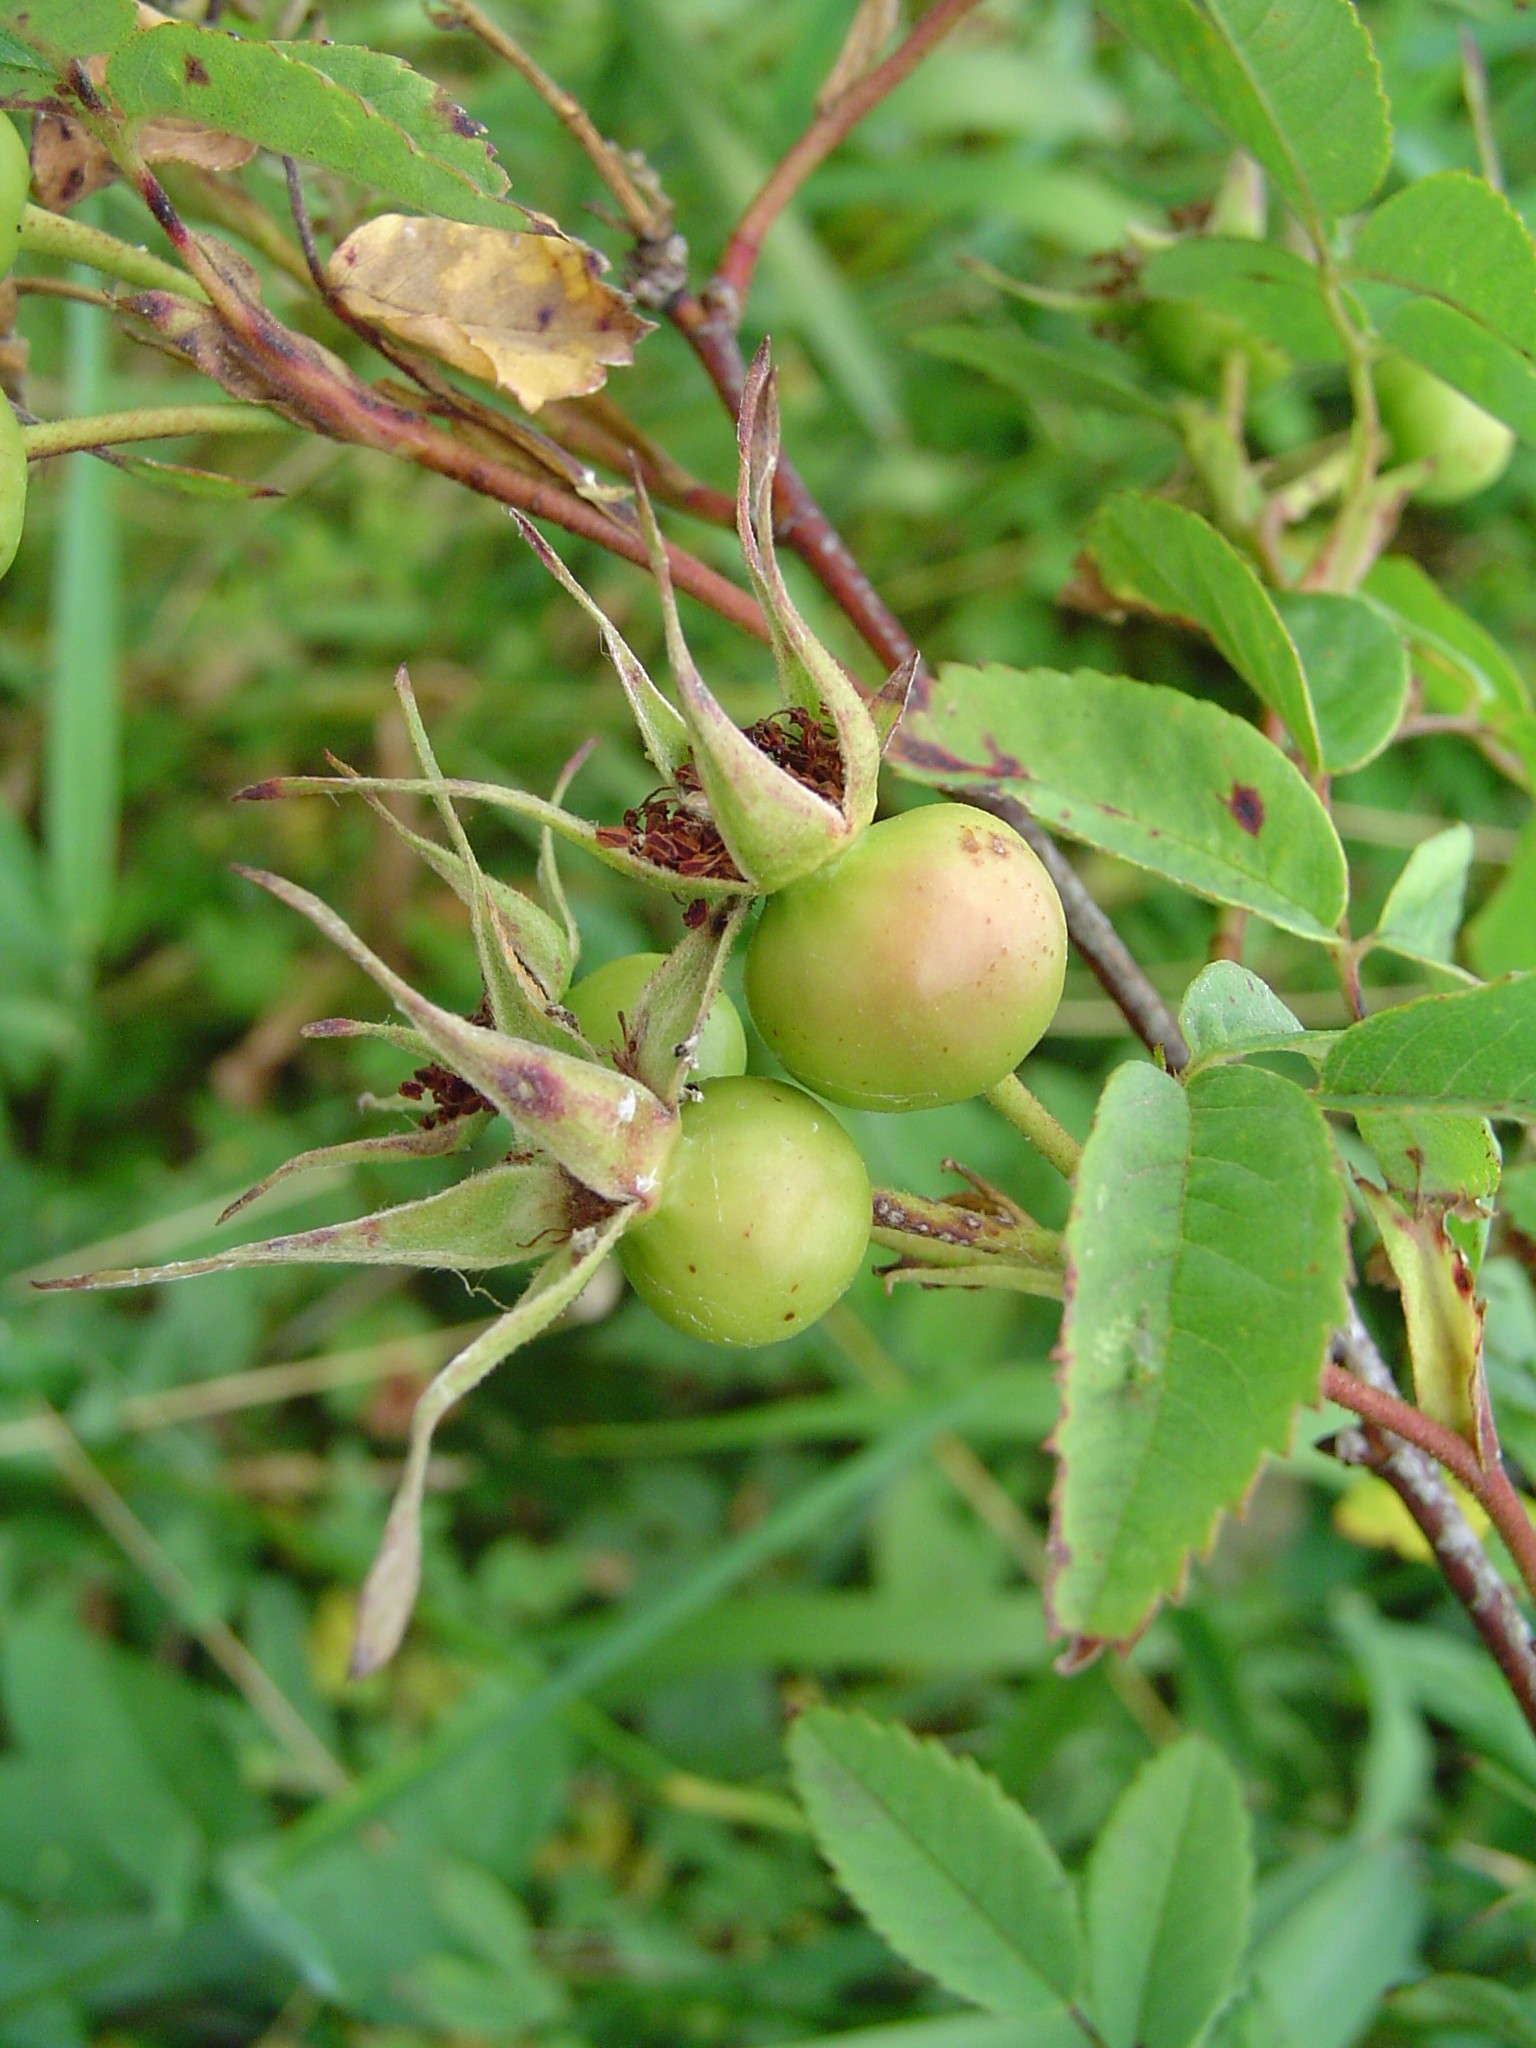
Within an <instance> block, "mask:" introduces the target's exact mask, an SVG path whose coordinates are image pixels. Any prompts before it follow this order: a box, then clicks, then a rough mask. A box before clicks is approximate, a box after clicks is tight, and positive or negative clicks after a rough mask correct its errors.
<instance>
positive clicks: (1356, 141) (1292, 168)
mask: <svg viewBox="0 0 1536 2048" xmlns="http://www.w3.org/2000/svg"><path fill="white" fill-rule="evenodd" d="M1099 4H1100V7H1101V9H1102V11H1103V12H1104V13H1105V14H1107V15H1108V16H1109V18H1110V20H1111V21H1112V22H1114V23H1115V24H1116V26H1117V27H1118V28H1121V29H1123V30H1124V32H1125V33H1126V34H1127V35H1128V36H1130V37H1131V38H1132V39H1133V41H1135V42H1138V43H1140V45H1141V46H1142V48H1143V49H1144V50H1146V51H1147V53H1148V55H1149V56H1152V57H1154V58H1155V59H1156V60H1157V62H1158V63H1160V64H1161V65H1162V66H1163V67H1164V68H1165V69H1166V70H1168V71H1171V72H1172V74H1173V76H1174V77H1175V78H1176V79H1177V80H1178V81H1179V84H1180V85H1182V86H1183V88H1184V90H1185V91H1186V92H1187V93H1188V94H1189V96H1190V98H1191V99H1192V100H1194V101H1195V102H1196V104H1197V105H1198V106H1199V107H1201V108H1202V109H1203V111H1204V112H1205V113H1207V114H1208V115H1209V116H1210V117H1211V119H1212V120H1213V121H1214V122H1215V123H1216V124H1217V126H1218V127H1219V128H1223V129H1225V131H1226V132H1227V134H1228V135H1230V136H1231V138H1232V140H1233V141H1234V142H1235V143H1237V144H1238V146H1239V148H1242V149H1246V150H1247V151H1248V152H1249V153H1250V154H1251V155H1253V156H1255V157H1257V158H1258V160H1259V162H1260V163H1261V164H1262V165H1263V166H1264V168H1265V170H1267V171H1268V172H1269V174H1270V176H1271V177H1272V178H1273V179H1274V181H1275V184H1276V185H1277V186H1278V188H1279V189H1280V191H1282V192H1283V193H1284V194H1285V196H1286V198H1287V199H1289V200H1290V201H1291V203H1292V205H1294V206H1296V207H1297V208H1298V209H1299V210H1300V211H1301V212H1302V213H1303V214H1307V213H1311V212H1313V211H1317V212H1320V213H1323V214H1341V213H1350V212H1352V211H1353V210H1354V209H1355V208H1356V207H1360V206H1364V205H1365V203H1366V201H1367V200H1368V199H1369V198H1370V197H1371V195H1372V193H1373V192H1374V191H1375V190H1376V187H1377V186H1378V185H1379V184H1380V183H1381V180H1382V177H1383V176H1384V174H1385V172H1386V168H1387V163H1388V161H1389V159H1390V156H1391V151H1392V128H1391V122H1390V120H1389V118H1388V115H1387V102H1386V97H1385V95H1384V94H1383V92H1382V89H1381V69H1380V66H1379V65H1378V64H1377V61H1376V53H1375V51H1374V50H1373V49H1372V47H1371V40H1370V37H1369V36H1368V35H1367V34H1366V31H1365V28H1364V25H1363V24H1362V22H1361V21H1360V18H1359V16H1358V15H1357V14H1356V13H1355V10H1354V8H1353V7H1352V6H1350V5H1349V0H1206V5H1205V6H1204V8H1203V9H1202V8H1199V7H1196V6H1195V5H1194V4H1193V0H1099Z"/></svg>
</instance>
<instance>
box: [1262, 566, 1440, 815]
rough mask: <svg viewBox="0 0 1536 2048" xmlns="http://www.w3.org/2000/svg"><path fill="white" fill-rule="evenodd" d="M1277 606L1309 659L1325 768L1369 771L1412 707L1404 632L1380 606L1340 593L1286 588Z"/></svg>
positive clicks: (1306, 669)
mask: <svg viewBox="0 0 1536 2048" xmlns="http://www.w3.org/2000/svg"><path fill="white" fill-rule="evenodd" d="M1275 608H1276V610H1277V611H1278V612H1279V614H1280V617H1281V618H1282V619H1283V620H1284V621H1285V628H1286V631H1287V632H1288V633H1289V634H1290V636H1291V639H1292V641H1293V643H1294V645H1295V647H1296V651H1297V653H1298V654H1299V655H1300V657H1301V666H1302V669H1303V671H1304V672H1305V674H1306V678H1307V686H1308V689H1309V691H1310V694H1311V698H1312V706H1313V709H1314V711H1315V712H1316V714H1317V725H1318V731H1319V732H1320V734H1321V735H1322V765H1323V767H1324V768H1325V769H1326V770H1327V771H1328V773H1329V774H1330V775H1347V774H1349V773H1350V772H1351V771H1352V770H1353V769H1356V768H1363V767H1364V766H1365V764H1366V762H1367V761H1371V760H1374V759H1375V757H1376V756H1377V755H1378V754H1379V753H1380V752H1381V750H1382V748H1383V747H1385V746H1386V745H1387V744H1388V743H1389V742H1390V740H1391V738H1392V735H1393V734H1394V733H1395V732H1396V731H1397V727H1398V722H1399V720H1400V719H1401V718H1402V715H1403V707H1404V705H1405V704H1406V702H1407V698H1408V681H1409V669H1408V650H1407V648H1406V647H1405V646H1404V645H1403V640H1402V635H1401V634H1400V633H1399V632H1397V630H1396V629H1395V628H1394V626H1393V625H1392V623H1391V621H1390V620H1389V619H1386V618H1384V617H1383V616H1382V614H1381V613H1380V612H1379V611H1378V610H1377V609H1376V607H1375V606H1374V605H1371V604H1367V603H1366V602H1365V601H1364V600H1363V599H1361V598H1358V597H1342V596H1339V595H1338V594H1337V593H1335V592H1332V591H1321V590H1319V591H1302V590H1287V591H1280V592H1278V593H1277V594H1276V597H1275Z"/></svg>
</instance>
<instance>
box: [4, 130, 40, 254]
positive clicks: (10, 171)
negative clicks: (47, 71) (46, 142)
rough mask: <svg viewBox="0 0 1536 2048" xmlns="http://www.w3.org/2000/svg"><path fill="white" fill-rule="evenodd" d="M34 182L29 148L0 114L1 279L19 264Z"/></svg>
mask: <svg viewBox="0 0 1536 2048" xmlns="http://www.w3.org/2000/svg"><path fill="white" fill-rule="evenodd" d="M31 183H32V166H31V164H30V163H28V161H27V145H26V144H25V143H24V142H23V141H22V139H21V137H20V135H18V134H17V132H16V128H15V124H14V123H13V122H11V121H8V120H7V119H6V117H5V115H4V114H0V277H4V276H5V275H6V273H7V272H8V271H9V269H10V267H11V265H12V264H13V263H14V262H15V261H16V251H17V250H18V249H19V248H20V247H21V217H22V215H23V214H24V213H25V212H26V210H27V191H28V188H29V187H30V185H31Z"/></svg>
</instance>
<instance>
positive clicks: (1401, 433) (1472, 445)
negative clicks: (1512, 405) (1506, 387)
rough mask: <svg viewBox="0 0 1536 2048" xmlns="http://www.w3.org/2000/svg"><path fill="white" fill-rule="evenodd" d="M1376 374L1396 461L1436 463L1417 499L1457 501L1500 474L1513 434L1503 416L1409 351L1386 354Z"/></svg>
mask: <svg viewBox="0 0 1536 2048" xmlns="http://www.w3.org/2000/svg"><path fill="white" fill-rule="evenodd" d="M1375 376H1376V399H1377V403H1378V404H1379V405H1380V407H1381V424H1382V426H1383V427H1384V428H1385V429H1386V431H1387V435H1388V437H1389V439H1390V440H1391V443H1392V455H1393V459H1394V461H1397V462H1420V461H1430V462H1433V463H1434V465H1435V466H1434V468H1433V469H1432V470H1431V471H1430V473H1429V475H1428V477H1427V478H1426V479H1425V480H1424V482H1423V483H1421V484H1419V485H1418V486H1417V488H1416V489H1415V490H1414V493H1413V495H1414V497H1415V498H1417V499H1418V500H1419V501H1420V503H1421V504H1425V505H1456V504H1459V503H1460V502H1461V500H1462V499H1463V498H1472V497H1475V496H1476V495H1477V493H1478V492H1479V491H1485V490H1487V488H1488V486H1489V485H1490V484H1491V483H1496V482H1497V481H1498V479H1499V478H1500V477H1501V476H1502V475H1503V474H1504V471H1505V470H1506V469H1507V468H1508V466H1509V458H1510V456H1511V455H1512V454H1513V453H1514V449H1515V437H1514V435H1513V434H1512V433H1511V432H1510V430H1509V428H1508V427H1506V426H1505V424H1504V422H1503V421H1502V420H1496V419H1495V418H1494V417H1493V415H1492V413H1487V412H1484V411H1483V409H1482V407H1481V406H1480V405H1474V404H1473V402H1472V400H1471V399H1470V398H1464V397H1463V396H1462V394H1461V393H1460V392H1459V391H1457V390H1455V389H1453V387H1452V386H1451V385H1449V384H1446V383H1444V382H1443V381H1442V380H1441V379H1440V378H1439V377H1436V376H1433V375H1432V374H1431V373H1430V372H1429V371H1428V370H1425V369H1421V368H1420V367H1419V365H1418V364H1417V363H1415V362H1410V361H1409V359H1408V357H1407V356H1387V357H1385V358H1384V359H1383V360H1382V361H1381V362H1379V363H1378V364H1377V365H1376V371H1375Z"/></svg>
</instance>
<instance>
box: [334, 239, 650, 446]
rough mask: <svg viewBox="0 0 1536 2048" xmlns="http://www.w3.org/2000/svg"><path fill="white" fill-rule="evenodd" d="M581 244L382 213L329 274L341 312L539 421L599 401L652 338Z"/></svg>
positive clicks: (337, 257) (344, 249)
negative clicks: (595, 395) (620, 367)
mask: <svg viewBox="0 0 1536 2048" xmlns="http://www.w3.org/2000/svg"><path fill="white" fill-rule="evenodd" d="M601 263H602V259H601V258H600V257H599V256H598V255H597V253H596V251H595V250H592V249H589V248H587V247H586V246H585V245H584V244H582V243H580V242H572V241H567V240H564V239H561V238H558V237H555V236H552V235H524V234H513V233H510V232H509V231H508V230H506V229H504V228H482V227H469V226H466V225H465V224H464V223H463V222H461V221H452V220H421V219H416V218H414V217H412V216H410V215H406V214H399V213H386V214H381V215H380V216H379V217H378V218H377V219H376V220H371V221H368V222H367V223H366V224H365V225H364V226H362V227H360V228H359V229H358V230H357V231H356V233H355V234H351V235H349V236H348V237H347V239H346V240H345V241H344V242H343V243H342V244H341V245H340V247H339V248H338V249H337V250H336V252H335V254H334V255H333V256H332V257H331V260H330V264H329V266H328V276H329V279H330V282H331V285H332V286H333V288H334V289H335V291H336V292H337V294H338V296H339V297H340V299H341V301H342V303H343V304H344V305H345V306H347V307H348V308H349V310H350V311H352V312H353V313H355V314H357V315H359V317H361V318H362V319H365V320H369V321H371V322H372V323H373V324H374V325H375V326H377V327H382V328H383V329H385V331H386V332H387V333H389V334H392V335H394V336H395V337H396V338H397V339H398V340H400V341H403V342H407V343H409V344H410V345H411V346H412V347H413V348H419V349H423V350H425V351H426V353H427V354H429V355H433V356H436V357H437V358H438V359H439V360H440V361H442V362H445V363H449V364H451V365H452V366H453V368H454V369H456V370H463V371H465V372H466V373H467V374H468V375H469V376H471V377H478V378H480V379H481V380H482V381H483V382H485V383H487V384H494V385H496V386H497V387H499V388H500V389H501V390H503V391H510V392H511V393H512V395H513V397H514V398H516V399H517V401H518V403H519V404H520V405H524V406H526V407H527V408H528V410H529V411H530V412H537V411H538V409H539V407H540V406H541V405H544V404H546V403H547V402H548V401H549V400H550V399H554V398H576V397H579V396H581V394H583V393H584V392H588V391H596V390H597V389H598V388H599V387H600V386H601V385H602V383H603V381H604V380H605V378H606V377H607V374H608V369H609V367H610V366H611V365H617V364H624V363H628V362H630V361H631V360H632V358H633V356H634V349H635V343H636V342H637V341H639V340H640V338H641V336H642V335H645V334H648V333H649V332H650V331H651V326H652V323H651V322H650V321H649V320H643V319H641V317H640V315H639V314H638V313H636V312H635V310H634V308H633V307H632V306H631V304H630V302H629V300H628V299H627V298H626V297H625V295H624V294H623V293H622V292H619V291H616V290H615V289H614V288H613V286H612V285H609V284H605V283H604V282H603V279H602V277H601V275H600V271H601Z"/></svg>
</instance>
